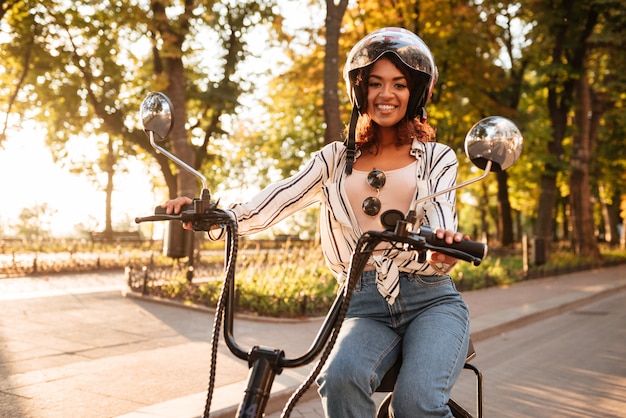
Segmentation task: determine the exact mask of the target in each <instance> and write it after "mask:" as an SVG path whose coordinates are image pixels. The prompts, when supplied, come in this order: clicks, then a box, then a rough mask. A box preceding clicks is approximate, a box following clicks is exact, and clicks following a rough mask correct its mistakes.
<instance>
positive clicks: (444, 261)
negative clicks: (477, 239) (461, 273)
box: [426, 228, 470, 273]
mask: <svg viewBox="0 0 626 418" xmlns="http://www.w3.org/2000/svg"><path fill="white" fill-rule="evenodd" d="M433 233H434V234H435V235H436V236H437V238H439V239H443V240H444V241H445V242H446V244H452V243H455V242H461V241H463V240H464V239H470V237H469V235H463V234H461V233H460V232H454V231H448V230H445V229H441V228H436V229H435V230H434V231H433ZM426 260H427V261H428V262H429V263H430V264H431V265H432V266H433V267H434V268H435V269H437V270H442V272H445V273H447V271H449V270H450V269H451V268H452V267H453V266H454V265H455V264H456V262H457V261H458V259H456V258H454V257H452V256H449V255H446V254H442V253H438V252H436V251H428V253H427V255H426Z"/></svg>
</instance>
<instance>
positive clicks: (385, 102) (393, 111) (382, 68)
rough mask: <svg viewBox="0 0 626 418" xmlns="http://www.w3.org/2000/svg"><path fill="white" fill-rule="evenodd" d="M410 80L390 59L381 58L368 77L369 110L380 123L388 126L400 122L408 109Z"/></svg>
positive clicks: (375, 120)
mask: <svg viewBox="0 0 626 418" xmlns="http://www.w3.org/2000/svg"><path fill="white" fill-rule="evenodd" d="M409 95H410V90H409V87H408V80H407V79H406V77H405V76H404V74H402V72H401V71H400V70H399V69H398V68H397V67H396V66H395V65H394V64H393V63H392V62H391V61H389V60H388V59H386V58H381V59H379V60H378V61H376V63H374V66H373V67H372V69H371V70H370V73H369V77H368V79H367V111H366V113H367V114H368V115H369V117H370V118H371V119H372V120H373V121H374V122H376V123H377V124H378V125H380V126H382V127H385V128H388V127H392V126H395V125H396V124H397V123H398V122H400V121H401V120H402V119H403V118H404V115H405V114H406V111H407V106H408V104H409Z"/></svg>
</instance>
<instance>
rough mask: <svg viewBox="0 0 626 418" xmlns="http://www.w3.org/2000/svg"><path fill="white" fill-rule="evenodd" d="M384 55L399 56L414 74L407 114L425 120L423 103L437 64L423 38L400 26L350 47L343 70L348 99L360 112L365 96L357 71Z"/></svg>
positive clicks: (435, 73)
mask: <svg viewBox="0 0 626 418" xmlns="http://www.w3.org/2000/svg"><path fill="white" fill-rule="evenodd" d="M387 54H394V55H395V56H396V57H397V58H399V60H400V62H401V63H402V64H404V66H406V68H407V69H408V70H409V71H410V73H411V74H412V75H413V77H412V78H413V80H412V85H411V86H410V87H411V94H410V98H409V105H408V109H407V116H408V117H409V118H410V119H413V118H415V117H416V116H418V115H419V116H420V118H422V119H425V118H426V111H425V106H426V103H427V102H428V99H429V98H430V96H431V94H432V91H433V87H434V85H435V83H436V81H437V77H438V71H437V66H436V65H435V59H434V58H433V55H432V53H431V52H430V49H429V48H428V46H427V45H426V44H425V43H424V41H422V39H421V38H420V37H419V36H417V35H415V34H414V33H413V32H411V31H408V30H406V29H403V28H396V27H388V28H382V29H378V30H376V31H374V32H372V33H370V34H369V35H367V36H365V37H364V38H363V39H361V40H360V41H359V42H358V43H357V44H356V45H355V46H354V47H353V48H352V50H351V51H350V53H349V54H348V58H347V61H346V64H345V66H344V70H343V76H344V79H345V81H346V87H347V90H348V96H349V98H350V102H351V103H352V105H353V106H355V107H356V109H357V110H358V112H359V113H363V110H364V108H365V104H366V100H367V98H366V97H364V94H365V92H364V89H363V88H360V86H359V82H360V80H359V79H358V78H359V74H360V70H362V69H364V68H366V67H368V66H371V65H373V64H374V63H375V62H376V61H378V60H379V59H380V58H381V57H383V56H385V55H387ZM395 61H397V60H395ZM363 82H365V80H363Z"/></svg>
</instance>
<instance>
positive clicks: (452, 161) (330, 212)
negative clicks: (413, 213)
mask: <svg viewBox="0 0 626 418" xmlns="http://www.w3.org/2000/svg"><path fill="white" fill-rule="evenodd" d="M413 149H414V151H415V153H416V158H417V159H418V165H419V167H418V169H417V178H416V179H415V181H416V182H417V193H416V195H415V196H414V199H417V198H422V197H424V196H427V195H430V194H433V193H435V192H437V191H439V190H444V189H446V188H449V187H451V186H453V185H454V184H455V182H456V175H457V167H458V162H457V158H456V155H455V153H454V151H453V150H452V149H451V148H450V147H448V146H446V145H443V144H439V143H436V142H428V143H422V142H419V141H415V142H414V144H413ZM345 164H346V147H345V145H344V144H343V143H341V142H334V143H331V144H328V145H326V146H325V147H324V148H322V149H321V150H320V151H318V152H317V153H316V154H315V155H314V156H313V157H312V158H311V160H310V161H309V162H308V163H307V164H306V165H305V166H304V167H303V168H302V169H301V170H300V171H299V172H298V173H297V174H295V175H294V176H292V177H290V178H287V179H284V180H282V181H279V182H277V183H274V184H271V185H270V186H268V187H267V188H265V189H264V190H262V191H261V192H259V193H258V194H257V195H256V196H254V197H253V198H252V199H251V200H250V201H249V202H248V203H242V204H235V205H232V206H231V207H230V210H232V212H233V213H234V214H235V216H236V218H237V222H238V229H239V234H241V235H248V234H253V233H256V232H260V231H263V230H265V229H267V228H269V227H271V226H272V225H274V224H276V223H278V222H279V221H281V220H283V219H285V218H286V217H288V216H289V215H291V214H293V213H295V212H297V211H298V210H301V209H303V208H306V207H307V206H310V205H312V204H315V203H321V210H320V236H321V243H322V251H323V253H324V257H325V259H326V263H327V264H328V266H329V267H330V269H331V270H332V271H333V273H334V274H335V276H336V277H337V280H339V282H340V283H341V282H343V280H344V279H345V277H346V275H347V270H348V266H349V264H350V257H351V256H352V252H353V250H354V247H355V246H356V243H357V241H358V239H359V236H360V235H361V231H360V228H359V226H358V223H357V220H356V217H355V216H354V212H353V211H352V210H351V208H350V207H349V206H350V203H349V200H348V196H347V194H346V190H345V179H346V174H345V170H344V168H345ZM455 199H456V195H455V192H454V191H452V192H449V193H445V194H443V195H441V196H438V197H436V198H434V199H432V200H429V201H427V202H426V203H424V204H422V205H421V207H418V218H420V217H421V222H420V221H418V225H420V224H424V225H429V226H431V227H433V228H436V227H440V228H444V229H448V230H454V231H456V229H457V217H456V212H455ZM385 256H386V257H389V258H392V259H393V262H394V263H395V264H396V265H397V266H398V268H399V270H400V271H410V272H416V273H420V274H424V275H436V274H439V273H438V272H437V271H436V270H435V269H433V268H432V267H431V266H430V265H429V264H428V263H420V262H418V261H417V254H415V252H408V251H397V250H389V251H387V253H386V254H385Z"/></svg>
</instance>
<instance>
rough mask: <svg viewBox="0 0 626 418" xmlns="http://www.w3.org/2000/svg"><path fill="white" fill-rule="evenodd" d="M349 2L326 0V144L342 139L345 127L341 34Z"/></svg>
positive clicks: (346, 0)
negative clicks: (341, 107) (341, 103)
mask: <svg viewBox="0 0 626 418" xmlns="http://www.w3.org/2000/svg"><path fill="white" fill-rule="evenodd" d="M347 6H348V0H340V1H339V2H338V3H337V4H335V1H334V0H326V51H325V52H326V53H325V56H324V118H325V120H326V131H325V133H324V143H325V144H329V143H331V142H333V141H338V140H340V139H341V132H342V130H343V125H342V123H341V116H340V114H339V94H338V91H339V34H340V31H341V20H342V19H343V15H344V13H345V12H346V7H347Z"/></svg>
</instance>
